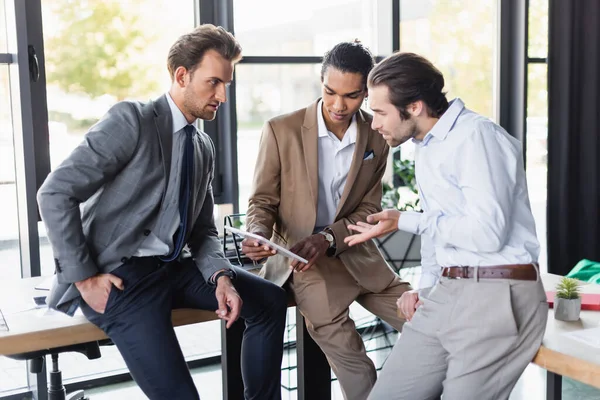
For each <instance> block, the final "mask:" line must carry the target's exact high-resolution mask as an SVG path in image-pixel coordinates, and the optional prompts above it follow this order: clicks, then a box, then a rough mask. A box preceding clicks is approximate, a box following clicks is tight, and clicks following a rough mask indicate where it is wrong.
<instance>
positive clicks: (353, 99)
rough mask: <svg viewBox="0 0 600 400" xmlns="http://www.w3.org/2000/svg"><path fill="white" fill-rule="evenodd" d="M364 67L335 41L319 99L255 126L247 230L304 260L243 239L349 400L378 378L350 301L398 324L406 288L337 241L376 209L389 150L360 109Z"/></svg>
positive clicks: (364, 54) (360, 57)
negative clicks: (286, 292)
mask: <svg viewBox="0 0 600 400" xmlns="http://www.w3.org/2000/svg"><path fill="white" fill-rule="evenodd" d="M371 68H373V58H372V56H371V54H370V52H369V51H368V50H367V49H366V48H365V47H363V46H362V45H361V44H360V43H340V44H338V45H336V46H335V47H334V48H333V49H332V50H331V51H329V52H328V53H327V54H326V55H325V57H324V60H323V65H322V70H321V82H322V90H323V91H322V93H323V97H322V98H321V99H317V100H316V101H315V102H313V103H312V104H311V105H309V106H308V107H306V108H303V109H300V110H298V111H294V112H292V113H289V114H286V115H282V116H278V117H275V118H273V119H271V120H270V121H268V122H267V123H266V124H265V126H264V128H263V134H262V138H261V142H260V148H259V154H258V158H257V161H256V169H255V173H254V185H253V190H252V194H251V196H250V204H249V207H248V212H247V219H246V229H247V230H248V231H250V232H253V233H256V234H260V235H262V236H264V237H267V238H272V240H274V241H275V242H277V243H278V244H281V245H282V246H284V247H286V248H291V250H292V252H294V253H296V254H298V255H300V256H302V257H304V258H305V259H307V260H308V263H307V264H303V263H300V262H297V261H296V262H291V261H290V260H289V259H287V258H286V257H283V256H282V255H279V254H277V255H275V254H274V252H273V251H272V250H271V249H269V248H268V247H267V248H266V249H265V248H264V247H263V246H261V245H260V244H259V243H257V242H256V241H254V240H248V239H247V240H244V242H243V243H242V245H243V248H242V250H243V251H244V253H245V254H246V255H248V257H250V258H251V259H253V260H260V259H261V258H263V257H270V258H269V259H268V261H267V263H266V265H265V266H264V268H263V270H262V274H263V275H264V277H265V278H266V279H268V280H270V281H272V282H274V283H276V284H278V285H280V286H284V285H287V287H288V288H289V289H290V291H291V292H292V293H293V295H294V298H295V300H296V304H297V306H298V309H299V310H300V312H301V313H302V315H304V317H305V319H306V326H307V329H308V332H309V333H310V335H311V337H312V338H313V339H314V340H315V342H316V343H317V344H318V345H319V346H320V347H321V349H322V350H323V352H324V353H325V355H326V356H327V359H328V361H329V364H330V365H331V368H332V369H333V371H334V373H335V375H336V377H337V378H338V380H339V383H340V387H341V389H342V392H343V394H344V397H345V398H346V399H350V400H364V399H366V398H367V396H368V394H369V392H370V390H371V388H372V387H373V384H374V383H375V379H376V378H377V374H376V372H375V366H374V365H373V361H371V359H370V358H369V356H368V355H367V354H366V351H365V347H364V344H363V341H362V338H361V336H360V334H359V333H358V332H357V330H356V327H355V324H354V321H353V320H352V318H351V317H350V315H349V306H350V304H352V303H353V302H354V301H357V302H358V303H360V304H361V305H362V306H364V307H365V308H366V309H367V310H369V311H371V312H372V313H373V314H375V315H377V316H379V317H381V318H382V319H383V320H385V321H386V322H388V323H389V324H390V325H392V326H393V327H394V328H396V329H398V330H400V329H401V328H402V325H403V323H404V319H402V318H399V317H398V315H397V313H396V299H397V298H398V297H400V296H401V295H402V293H404V292H405V291H407V290H410V286H409V285H408V284H407V283H406V282H402V281H401V280H400V279H399V278H398V275H397V274H395V273H394V271H392V270H391V269H390V267H389V266H388V265H387V263H386V262H385V260H384V259H383V257H382V256H381V254H380V253H379V251H378V250H377V247H376V246H375V244H374V243H373V242H368V243H364V244H362V245H360V246H356V247H353V248H349V247H348V246H347V245H346V244H345V243H344V238H345V237H346V236H348V235H351V231H349V230H348V228H347V225H348V224H349V223H356V222H358V221H361V220H364V219H365V218H366V217H367V215H369V214H373V213H375V212H377V211H380V210H381V196H382V185H381V178H382V176H383V173H384V171H385V167H386V163H387V155H388V152H389V147H388V145H387V143H386V142H385V140H383V138H382V137H381V136H380V135H379V134H378V133H377V132H376V131H374V130H373V129H371V128H370V124H371V118H372V117H371V115H369V114H368V113H366V112H365V111H364V110H361V109H360V107H361V104H362V103H363V101H364V99H365V97H366V95H367V90H366V89H367V85H366V84H367V76H368V74H369V71H370V70H371ZM292 271H293V272H295V273H293V272H292Z"/></svg>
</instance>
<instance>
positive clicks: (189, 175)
mask: <svg viewBox="0 0 600 400" xmlns="http://www.w3.org/2000/svg"><path fill="white" fill-rule="evenodd" d="M183 130H184V132H185V144H184V146H183V149H184V150H183V159H182V160H181V184H180V186H179V217H180V221H179V227H178V228H177V231H176V232H175V235H173V251H172V252H171V254H168V255H166V256H162V257H159V258H160V260H162V261H165V262H170V261H173V260H175V259H176V258H177V257H179V254H180V253H181V250H182V249H183V246H184V245H185V233H186V232H187V225H188V209H189V205H190V197H191V196H190V195H191V191H192V186H193V183H192V182H193V177H194V140H193V137H194V133H195V132H196V128H194V126H193V125H187V126H186V127H185V128H184V129H183Z"/></svg>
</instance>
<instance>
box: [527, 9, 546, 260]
mask: <svg viewBox="0 0 600 400" xmlns="http://www.w3.org/2000/svg"><path fill="white" fill-rule="evenodd" d="M528 25H529V32H528V37H529V43H528V49H527V56H528V62H527V112H526V118H527V125H526V129H527V134H526V138H527V139H526V140H527V143H526V144H527V146H526V148H527V154H526V158H525V159H526V168H527V184H528V186H529V199H530V201H531V211H532V212H533V217H534V218H535V225H536V229H537V236H538V240H539V241H540V246H541V249H540V250H541V251H540V259H539V263H540V268H541V269H542V271H543V272H546V271H547V269H548V252H547V246H546V198H547V182H548V146H547V139H548V65H547V64H546V57H547V55H548V0H529V24H528Z"/></svg>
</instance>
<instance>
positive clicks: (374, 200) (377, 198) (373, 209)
mask: <svg viewBox="0 0 600 400" xmlns="http://www.w3.org/2000/svg"><path fill="white" fill-rule="evenodd" d="M389 151H390V148H389V146H388V145H387V144H385V145H384V146H383V148H382V149H381V151H380V156H379V158H378V159H379V161H378V162H377V167H376V168H375V173H374V174H373V177H372V179H371V182H370V186H369V188H368V190H367V192H366V194H365V195H364V197H363V199H362V201H361V202H360V204H359V205H358V207H356V209H355V210H354V211H353V212H352V213H351V214H350V215H348V216H347V217H346V218H341V219H339V220H337V221H336V222H334V223H333V224H331V225H330V226H329V229H331V231H332V232H333V235H334V236H335V244H336V252H335V256H338V255H340V254H341V253H343V252H344V251H346V250H348V245H347V244H346V243H344V239H345V238H346V237H347V236H350V235H353V234H354V232H350V231H349V230H348V224H356V223H357V222H358V221H366V220H367V216H368V215H371V214H375V213H378V212H380V211H381V197H382V196H383V185H382V183H381V180H382V178H383V174H384V173H385V168H386V165H387V158H388V154H389Z"/></svg>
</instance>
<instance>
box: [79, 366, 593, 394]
mask: <svg viewBox="0 0 600 400" xmlns="http://www.w3.org/2000/svg"><path fill="white" fill-rule="evenodd" d="M192 372H193V374H192V375H193V378H194V382H196V387H197V388H198V392H199V393H200V398H201V399H203V400H218V399H221V393H222V392H221V382H222V381H221V370H220V367H219V366H211V367H204V368H199V369H197V370H194V371H192ZM283 378H284V380H285V377H283ZM86 393H87V394H88V395H89V396H90V399H91V400H114V399H127V400H138V399H139V400H142V399H146V397H145V396H144V395H143V394H142V392H141V391H140V390H139V388H138V387H137V386H136V385H135V383H133V382H128V383H122V384H117V385H111V386H107V387H103V388H97V389H93V390H89V391H87V392H86ZM281 394H282V400H295V399H297V393H296V391H295V390H293V391H288V390H286V389H283V388H282V390H281ZM545 399H546V375H545V371H544V370H542V369H541V368H539V367H537V366H535V365H530V366H529V367H527V369H526V370H525V372H524V373H523V376H522V377H521V379H520V380H519V382H518V383H517V386H515V389H514V390H513V392H512V394H511V396H510V400H545ZM332 400H342V395H341V392H340V389H339V385H338V384H337V382H334V383H333V385H332ZM563 400H600V390H598V389H595V388H592V387H589V386H586V385H583V384H581V383H578V382H574V381H571V380H569V379H564V381H563Z"/></svg>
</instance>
